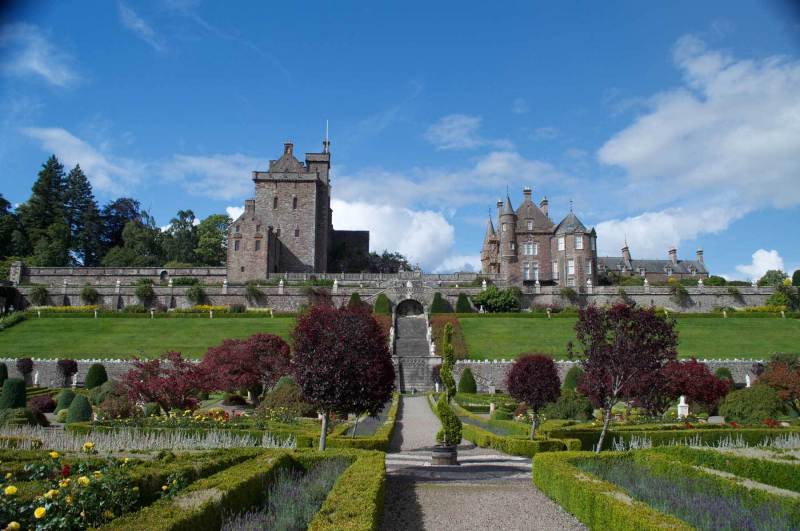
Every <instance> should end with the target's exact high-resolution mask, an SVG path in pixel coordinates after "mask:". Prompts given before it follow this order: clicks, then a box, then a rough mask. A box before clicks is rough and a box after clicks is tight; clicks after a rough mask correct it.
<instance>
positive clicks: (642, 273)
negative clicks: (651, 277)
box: [639, 267, 645, 277]
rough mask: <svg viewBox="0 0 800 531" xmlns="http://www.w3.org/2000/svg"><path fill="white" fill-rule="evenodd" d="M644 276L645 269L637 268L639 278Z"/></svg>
mask: <svg viewBox="0 0 800 531" xmlns="http://www.w3.org/2000/svg"><path fill="white" fill-rule="evenodd" d="M644 274H645V269H644V268H643V267H640V268H639V276H640V277H644Z"/></svg>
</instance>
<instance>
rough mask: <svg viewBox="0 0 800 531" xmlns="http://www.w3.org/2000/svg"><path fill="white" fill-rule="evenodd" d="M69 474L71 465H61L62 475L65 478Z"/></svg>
mask: <svg viewBox="0 0 800 531" xmlns="http://www.w3.org/2000/svg"><path fill="white" fill-rule="evenodd" d="M67 476H69V465H64V466H62V467H61V477H62V478H65V477H67Z"/></svg>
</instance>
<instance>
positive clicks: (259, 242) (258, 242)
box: [256, 240, 261, 251]
mask: <svg viewBox="0 0 800 531" xmlns="http://www.w3.org/2000/svg"><path fill="white" fill-rule="evenodd" d="M260 250H261V240H256V251H260Z"/></svg>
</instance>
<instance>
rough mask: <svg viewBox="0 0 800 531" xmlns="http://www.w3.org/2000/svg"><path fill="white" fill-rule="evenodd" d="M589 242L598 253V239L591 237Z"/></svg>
mask: <svg viewBox="0 0 800 531" xmlns="http://www.w3.org/2000/svg"><path fill="white" fill-rule="evenodd" d="M589 242H590V245H591V246H592V251H596V250H597V239H596V238H592V237H591V236H590V237H589Z"/></svg>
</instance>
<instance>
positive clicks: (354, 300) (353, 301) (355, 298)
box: [347, 291, 364, 310]
mask: <svg viewBox="0 0 800 531" xmlns="http://www.w3.org/2000/svg"><path fill="white" fill-rule="evenodd" d="M347 307H348V308H350V309H351V310H357V309H359V308H363V307H364V302H363V301H362V300H361V295H359V294H358V292H357V291H354V292H353V293H352V294H351V295H350V300H348V301H347Z"/></svg>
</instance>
